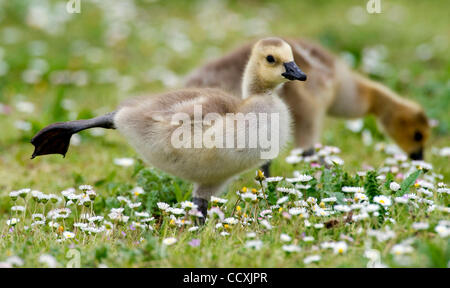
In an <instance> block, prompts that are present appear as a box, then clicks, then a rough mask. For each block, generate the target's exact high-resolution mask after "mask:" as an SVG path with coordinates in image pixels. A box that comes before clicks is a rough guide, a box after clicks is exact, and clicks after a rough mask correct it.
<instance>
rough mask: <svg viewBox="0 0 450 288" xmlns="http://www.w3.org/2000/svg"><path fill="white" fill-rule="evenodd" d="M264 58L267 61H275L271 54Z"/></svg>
mask: <svg viewBox="0 0 450 288" xmlns="http://www.w3.org/2000/svg"><path fill="white" fill-rule="evenodd" d="M266 60H267V62H269V63H275V58H273V56H272V55H267V57H266Z"/></svg>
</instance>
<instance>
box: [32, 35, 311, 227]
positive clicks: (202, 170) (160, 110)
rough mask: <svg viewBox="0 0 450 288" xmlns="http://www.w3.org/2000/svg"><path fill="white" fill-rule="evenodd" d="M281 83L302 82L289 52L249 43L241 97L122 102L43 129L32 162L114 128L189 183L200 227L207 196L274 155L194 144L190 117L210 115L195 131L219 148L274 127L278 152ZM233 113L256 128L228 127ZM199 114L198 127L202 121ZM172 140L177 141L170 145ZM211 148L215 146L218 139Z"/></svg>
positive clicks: (284, 111) (286, 128)
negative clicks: (78, 136)
mask: <svg viewBox="0 0 450 288" xmlns="http://www.w3.org/2000/svg"><path fill="white" fill-rule="evenodd" d="M237 60H238V59H237ZM288 80H300V81H305V80H306V75H305V74H304V73H303V71H302V70H301V69H300V68H299V67H298V66H297V65H296V63H295V62H294V56H293V54H292V49H291V47H290V46H289V44H287V43H286V42H285V41H283V40H282V39H279V38H266V39H262V40H260V41H258V42H257V43H256V44H255V45H254V46H253V48H252V51H251V55H250V57H249V59H248V63H247V65H246V67H245V72H244V74H243V80H242V87H241V89H242V92H241V93H242V95H244V99H240V98H239V97H235V96H231V95H230V94H229V93H226V92H224V91H222V90H220V89H214V88H192V89H184V90H178V91H173V92H168V93H164V94H159V95H156V96H152V97H141V98H134V99H131V100H128V101H125V102H124V103H122V104H121V105H120V106H119V108H118V109H117V110H116V111H114V112H111V113H109V114H106V115H103V116H100V117H97V118H93V119H88V120H76V121H69V122H62V123H55V124H52V125H49V126H47V127H45V128H44V129H42V130H41V131H40V132H38V133H37V134H36V135H35V136H34V137H33V139H32V140H31V143H32V144H33V145H34V146H35V151H34V153H33V155H32V158H34V157H36V156H40V155H47V154H62V155H63V156H65V154H66V153H67V150H68V148H69V144H70V143H69V142H70V138H71V136H72V135H73V134H74V133H77V132H80V131H82V130H85V129H89V128H93V127H102V128H107V129H117V130H118V131H119V132H120V133H121V134H122V135H123V136H124V137H125V138H126V139H127V141H128V142H129V144H130V145H131V146H132V147H133V148H134V149H135V150H136V151H137V152H138V154H139V155H140V156H141V157H142V159H143V160H144V161H145V162H146V163H148V164H150V165H153V166H155V167H157V168H159V169H161V170H163V171H166V172H168V173H170V174H172V175H175V176H178V177H180V178H182V179H185V180H189V181H192V182H193V183H194V190H193V202H194V204H195V205H197V209H198V211H200V212H201V213H202V216H203V217H202V218H201V219H203V221H201V222H204V219H205V218H206V213H207V207H208V200H209V199H210V198H211V196H212V195H216V194H217V193H219V192H221V190H222V189H223V188H224V187H225V186H226V184H227V183H228V182H229V181H230V180H232V179H233V177H234V176H235V175H237V174H239V173H242V172H244V171H246V170H249V169H251V168H255V167H258V166H259V165H261V164H263V163H265V162H266V161H268V159H271V158H274V157H276V155H271V156H270V157H267V159H263V158H264V157H261V155H262V154H261V153H263V152H264V151H265V150H264V148H265V147H262V146H261V145H259V143H258V145H257V146H256V147H250V146H249V145H248V143H247V145H244V147H242V146H241V147H239V146H238V148H228V146H227V148H219V147H218V145H216V146H213V147H205V146H206V145H200V146H196V144H198V143H194V142H195V137H196V134H195V133H196V132H195V131H196V128H197V129H198V127H199V123H198V122H199V121H198V120H199V119H196V117H197V116H196V115H198V112H199V111H198V109H199V107H200V109H201V111H200V112H201V115H214V116H215V118H214V119H213V120H214V121H211V122H210V123H213V122H214V124H212V125H210V126H209V127H208V126H207V127H203V126H200V130H197V131H200V132H201V133H208V132H209V133H211V129H212V131H213V132H221V131H222V132H223V131H225V132H224V133H223V142H222V143H230V142H229V141H231V143H235V142H238V141H239V140H242V139H239V137H238V135H242V134H240V132H242V131H238V130H239V129H242V128H243V129H244V131H245V134H244V135H250V134H251V133H252V132H254V131H255V130H257V129H261V128H263V129H262V130H263V131H268V130H269V129H272V128H273V127H274V126H277V125H276V124H278V127H275V128H277V129H278V130H276V131H275V132H277V133H278V135H275V136H278V137H275V136H274V135H270V136H269V137H272V139H271V140H274V138H276V139H275V140H276V141H277V143H276V145H278V147H281V149H282V148H283V147H284V146H285V145H286V143H287V141H288V140H289V138H290V134H291V131H290V130H291V129H290V124H291V118H290V114H289V110H288V108H287V106H286V104H285V103H284V102H283V101H282V100H281V99H280V98H279V97H278V96H277V93H276V91H277V90H278V88H279V86H281V84H283V83H284V82H287V81H288ZM196 113H197V114H196ZM238 113H242V114H244V115H249V114H252V113H253V114H252V115H256V116H257V117H258V122H257V125H256V126H255V125H254V123H253V124H251V123H250V122H247V123H245V122H244V125H243V126H240V128H239V126H237V125H236V127H235V126H234V123H233V124H231V125H230V126H228V123H229V122H227V117H228V116H229V115H234V114H238ZM261 115H277V117H270V118H264V119H266V120H267V122H264V121H261V117H263V116H261ZM181 116H183V117H186V116H187V118H188V120H190V121H188V125H187V126H183V125H180V122H183V121H180V120H181V118H183V117H181ZM201 117H202V118H201V119H200V122H202V121H204V120H205V119H204V118H205V117H206V116H205V117H203V116H201ZM266 117H267V116H266ZM275 119H277V123H276V122H275ZM210 120H211V119H210ZM202 123H203V122H202ZM223 123H227V124H226V125H225V126H227V127H226V128H229V127H231V129H225V128H224V126H223V125H220V124H223ZM257 126H258V127H257ZM186 127H188V128H193V130H194V133H192V130H189V129H188V130H189V132H187V133H186V134H183V133H179V132H180V131H185V130H180V128H186ZM264 129H265V130H264ZM260 131H261V130H260ZM270 131H273V130H270ZM235 132H236V133H235ZM213 134H214V133H213ZM180 135H181V136H183V137H179V136H180ZM214 135H220V133H217V134H214ZM174 136H175V137H174ZM184 136H186V137H184ZM190 136H192V137H190ZM259 136H261V135H259ZM217 137H218V136H217ZM174 140H175V142H176V141H178V142H179V143H178V142H177V144H176V145H174ZM214 143H219V145H220V141H219V142H214ZM192 144H194V145H192ZM192 146H194V148H192Z"/></svg>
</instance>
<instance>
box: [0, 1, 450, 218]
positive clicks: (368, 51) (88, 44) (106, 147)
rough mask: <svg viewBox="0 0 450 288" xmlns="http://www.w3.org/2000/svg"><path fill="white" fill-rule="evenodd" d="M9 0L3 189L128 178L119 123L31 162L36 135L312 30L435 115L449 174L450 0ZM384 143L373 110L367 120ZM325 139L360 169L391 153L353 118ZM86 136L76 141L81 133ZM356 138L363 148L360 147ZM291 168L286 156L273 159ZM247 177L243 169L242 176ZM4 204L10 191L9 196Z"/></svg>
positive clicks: (3, 28) (0, 66)
mask: <svg viewBox="0 0 450 288" xmlns="http://www.w3.org/2000/svg"><path fill="white" fill-rule="evenodd" d="M66 3H67V1H64V0H59V1H57V0H54V1H50V0H49V1H46V0H39V1H25V0H14V1H10V0H0V131H1V133H0V179H1V180H0V191H1V192H0V195H2V196H5V195H7V193H8V192H9V191H11V190H15V189H20V188H25V187H32V188H34V189H38V190H41V191H43V192H50V191H52V192H54V191H55V190H56V191H59V190H61V189H64V188H67V187H70V186H73V185H76V184H80V183H90V184H91V183H95V184H96V186H98V187H102V186H107V185H109V184H110V183H111V182H112V181H113V182H121V181H122V182H125V183H130V182H133V181H134V180H131V179H130V177H131V176H132V174H133V173H132V172H133V170H132V168H121V167H118V166H115V165H114V164H113V160H114V159H115V158H120V157H135V156H136V155H135V153H134V151H133V150H132V149H131V148H130V147H129V146H128V145H127V144H126V142H125V140H124V139H123V138H121V137H120V136H118V134H117V133H116V132H115V131H101V130H100V131H99V130H91V131H85V132H83V133H81V134H80V137H77V138H76V139H75V140H74V141H75V142H79V145H77V146H72V147H71V148H70V151H69V153H68V155H67V157H66V159H63V158H62V157H61V156H58V155H53V156H48V157H42V158H38V159H35V160H33V161H31V160H30V155H31V154H32V150H33V147H32V145H31V144H29V141H30V139H31V137H32V136H33V135H34V133H36V132H37V131H38V130H39V129H41V128H43V127H44V126H46V125H47V124H50V123H51V122H55V121H66V120H73V119H82V118H88V117H92V116H96V115H100V114H102V113H105V112H109V111H111V110H113V109H114V108H115V106H116V105H117V104H118V103H119V102H120V101H121V100H123V99H125V98H127V97H131V96H133V95H135V94H141V93H154V92H159V91H167V90H168V89H174V88H176V87H180V86H181V85H182V81H183V76H185V75H186V74H187V73H188V72H189V71H191V70H192V69H193V68H195V67H197V66H199V65H200V64H202V63H204V62H205V61H207V60H209V59H212V58H214V57H218V56H220V55H223V53H226V52H227V51H229V50H230V49H232V48H234V47H236V46H239V45H240V44H242V43H244V42H246V41H248V40H249V39H254V38H258V37H262V36H268V35H277V36H289V37H305V38H309V39H312V40H315V41H317V42H319V43H321V44H323V45H324V46H325V47H327V48H328V49H330V50H332V51H333V52H334V53H336V54H337V55H340V56H342V57H343V58H344V59H345V60H346V61H348V62H349V63H350V64H351V65H353V67H355V69H357V70H359V71H361V72H363V73H365V74H369V75H370V77H371V78H373V79H378V80H379V81H381V82H382V83H384V84H386V85H388V86H389V87H391V88H392V89H394V90H395V91H396V92H398V93H399V94H400V95H402V96H404V97H409V98H412V99H415V100H416V101H418V102H419V103H421V104H422V105H423V106H424V107H425V109H426V112H427V114H428V115H429V116H430V117H431V118H432V119H435V120H436V121H435V124H436V127H435V128H434V129H433V137H432V139H431V140H430V146H429V148H428V149H427V152H428V153H427V159H426V160H427V161H430V162H432V163H433V164H434V165H435V166H436V167H437V172H439V173H443V174H444V176H445V178H446V180H448V177H449V169H448V168H447V166H448V156H446V157H445V156H441V155H439V151H440V150H439V149H441V148H443V147H446V146H450V137H449V132H448V129H449V127H450V126H449V122H450V113H449V108H450V81H449V75H450V61H449V60H450V58H449V57H450V53H449V41H450V33H449V32H450V30H449V28H450V25H449V19H448V11H449V10H450V9H449V8H450V2H449V1H437V0H435V1H411V0H401V1H400V0H399V1H386V0H381V8H382V12H381V13H380V14H369V13H367V11H366V3H367V1H363V0H359V1H337V0H335V1H331V0H311V1H300V0H292V1H288V0H278V1H256V0H255V1H218V0H215V1H206V0H202V1H181V0H180V1H157V0H156V1H152V0H148V1H143V0H142V1H137V0H135V1H132V0H117V1H101V0H90V1H88V0H81V13H79V14H69V13H67V12H66ZM365 125H366V129H368V130H369V131H371V133H372V135H373V137H375V141H385V139H383V138H382V136H381V135H380V134H379V133H377V132H376V128H375V125H374V120H373V119H372V118H370V117H369V118H368V119H366V120H365ZM322 142H323V143H324V144H328V145H335V146H339V147H341V148H342V157H343V158H344V159H345V161H346V163H347V166H348V167H347V168H349V169H350V170H351V169H353V170H357V169H360V167H361V166H363V165H371V166H374V167H377V166H378V165H380V164H381V163H382V159H383V158H382V156H381V155H380V154H379V153H377V152H375V148H374V145H367V146H365V145H362V144H361V134H360V133H359V134H358V133H353V132H351V131H349V130H348V129H346V128H345V121H344V120H337V119H334V118H333V119H328V120H327V126H326V129H325V132H324V133H323V138H322ZM74 144H77V143H74ZM355 147H358V149H355ZM274 171H275V174H279V175H284V174H286V173H288V172H287V170H285V169H283V159H282V158H280V159H278V160H277V161H276V162H275V165H274ZM242 179H243V181H244V182H245V181H246V180H245V179H246V178H245V176H244V177H243V178H242ZM0 201H1V202H0V212H4V211H5V210H6V207H7V206H8V204H6V201H7V200H4V199H1V200H0Z"/></svg>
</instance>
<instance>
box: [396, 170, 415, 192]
mask: <svg viewBox="0 0 450 288" xmlns="http://www.w3.org/2000/svg"><path fill="white" fill-rule="evenodd" d="M421 174H422V170H417V171H415V172H413V173H411V174H410V175H409V176H408V178H406V179H405V180H403V182H402V184H401V185H400V190H398V191H397V193H396V194H395V195H396V196H402V195H403V194H405V193H406V192H408V190H409V188H410V187H411V186H412V185H413V184H414V182H416V180H417V178H419V176H420V175H421Z"/></svg>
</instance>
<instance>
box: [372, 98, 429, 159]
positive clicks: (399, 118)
mask: <svg viewBox="0 0 450 288" xmlns="http://www.w3.org/2000/svg"><path fill="white" fill-rule="evenodd" d="M389 114H390V115H386V116H385V117H383V118H382V123H381V124H382V126H383V127H384V129H385V130H386V132H387V133H388V134H389V136H390V137H391V138H392V139H393V140H394V141H395V142H396V143H397V144H398V146H400V148H402V149H403V151H405V152H406V153H407V154H408V155H409V158H411V159H412V160H423V158H424V148H425V144H426V142H427V140H428V137H429V135H430V125H429V121H428V118H427V116H426V115H425V112H424V111H423V109H422V108H421V107H420V106H419V105H417V104H415V103H408V102H405V103H403V105H401V106H400V107H397V109H396V111H393V113H389Z"/></svg>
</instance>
